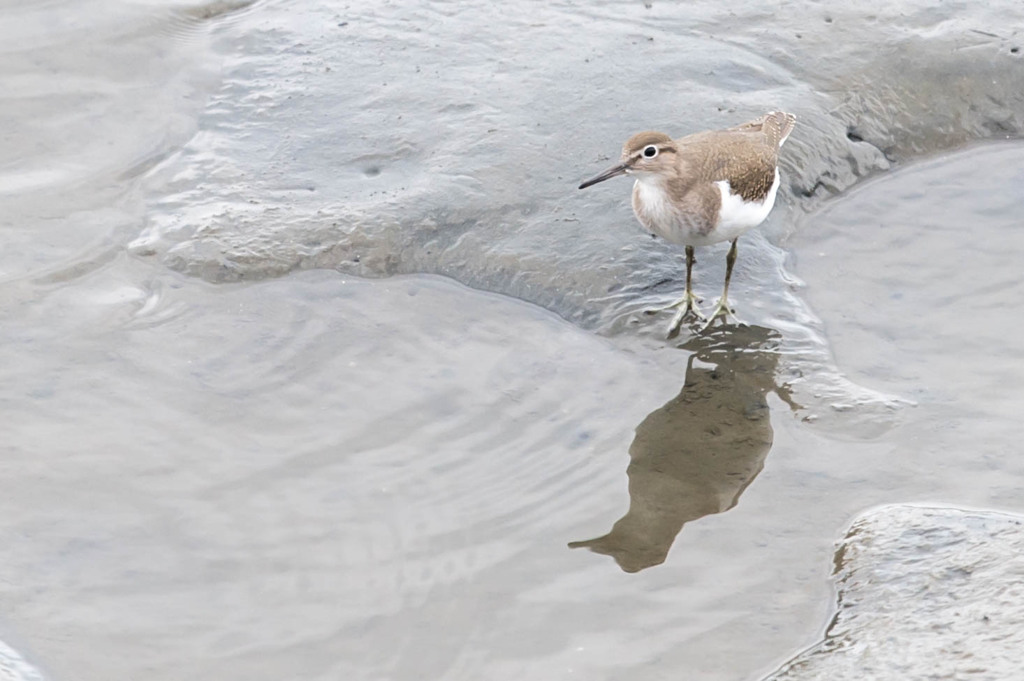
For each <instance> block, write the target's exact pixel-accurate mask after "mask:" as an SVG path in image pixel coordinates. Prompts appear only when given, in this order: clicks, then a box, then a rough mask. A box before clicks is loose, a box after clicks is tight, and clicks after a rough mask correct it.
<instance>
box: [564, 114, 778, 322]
mask: <svg viewBox="0 0 1024 681" xmlns="http://www.w3.org/2000/svg"><path fill="white" fill-rule="evenodd" d="M795 125H796V116H794V115H793V114H790V113H785V112H782V111H770V112H768V113H766V114H764V115H763V116H761V117H760V118H756V119H754V120H752V121H747V122H746V123H742V124H740V125H737V126H735V127H732V128H726V129H724V130H709V131H705V132H698V133H694V134H691V135H687V136H685V137H680V138H679V139H672V138H671V137H669V136H668V135H666V134H664V133H661V132H654V131H649V130H648V131H645V132H638V133H637V134H635V135H633V136H632V137H630V138H629V139H628V140H627V141H626V143H625V144H624V145H623V146H622V156H621V157H620V158H619V162H618V163H617V164H615V165H614V166H612V167H611V168H608V169H607V170H605V171H604V172H602V173H600V174H598V175H595V176H594V177H592V178H590V179H589V180H586V181H584V182H583V183H582V184H580V186H579V188H580V189H586V188H587V187H590V186H592V185H595V184H597V183H598V182H604V181H605V180H608V179H611V178H613V177H617V176H619V175H630V176H632V177H635V178H636V181H635V182H634V183H633V200H632V204H633V213H634V214H635V215H636V218H637V220H639V221H640V224H641V225H643V227H644V228H645V229H646V230H647V231H649V232H650V233H651V234H655V235H657V236H660V237H662V238H663V239H665V240H666V241H669V242H671V243H674V244H679V245H682V246H685V247H686V291H685V293H684V294H683V297H682V298H681V299H680V300H678V301H677V302H675V303H672V304H671V305H668V306H666V307H663V308H660V309H657V310H651V311H650V312H652V313H656V312H663V311H665V310H671V309H676V314H675V316H674V317H673V319H672V322H671V324H670V325H669V330H668V337H669V338H672V337H674V336H676V335H678V333H679V329H680V327H681V326H682V323H683V321H684V320H685V319H687V318H688V317H690V316H693V317H695V318H696V319H697V321H703V322H704V325H703V326H702V327H701V331H702V332H703V331H704V330H706V329H707V328H708V327H709V326H710V325H711V324H712V323H713V322H714V321H715V319H717V318H718V317H722V318H723V319H726V320H727V319H728V317H729V316H730V315H733V316H735V311H734V310H733V309H732V308H731V307H729V300H728V298H729V279H730V278H731V277H732V269H733V265H734V264H735V263H736V241H737V240H738V239H739V237H740V236H741V235H743V234H744V233H746V232H747V231H748V230H750V229H753V228H754V227H757V226H758V225H760V224H761V223H762V222H764V220H765V218H767V217H768V213H770V212H771V210H772V206H774V205H775V195H776V194H777V193H778V189H779V163H778V156H779V149H780V148H781V147H782V145H783V143H785V141H786V139H787V138H788V137H789V135H790V133H791V132H793V127H794V126H795ZM721 241H730V242H732V245H731V246H730V248H729V253H728V255H727V256H726V260H725V264H726V268H725V285H724V287H723V288H722V297H721V298H719V300H718V304H717V305H716V306H715V308H714V310H713V311H712V313H711V315H710V316H708V317H705V316H704V315H703V314H702V313H701V311H700V308H699V307H698V303H699V302H700V300H699V299H698V298H697V296H696V295H694V293H693V289H692V287H691V285H690V278H691V275H692V272H693V265H694V262H695V258H694V248H695V247H697V246H708V245H711V244H715V243H719V242H721Z"/></svg>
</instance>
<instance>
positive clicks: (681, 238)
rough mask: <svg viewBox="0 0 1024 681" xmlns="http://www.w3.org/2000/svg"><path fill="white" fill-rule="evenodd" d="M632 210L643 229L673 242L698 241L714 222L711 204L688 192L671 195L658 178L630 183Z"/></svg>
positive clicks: (688, 242) (696, 242) (691, 242)
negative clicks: (696, 199) (703, 203)
mask: <svg viewBox="0 0 1024 681" xmlns="http://www.w3.org/2000/svg"><path fill="white" fill-rule="evenodd" d="M633 213H634V214H636V218H637V220H639V221H640V224H642V225H643V226H644V227H645V228H646V229H647V231H649V232H651V233H652V234H657V235H658V236H660V237H661V238H663V239H665V240H667V241H671V242H672V243H677V244H693V245H699V244H698V241H699V239H700V235H701V234H706V233H707V232H709V231H710V230H711V229H712V228H713V226H714V219H715V216H714V211H713V207H711V206H704V205H701V203H700V202H699V201H695V200H694V197H692V196H682V197H677V196H672V195H671V193H670V192H669V189H668V187H667V186H666V184H665V182H664V181H661V180H660V179H659V178H638V179H637V181H636V183H635V184H634V185H633Z"/></svg>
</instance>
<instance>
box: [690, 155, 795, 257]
mask: <svg viewBox="0 0 1024 681" xmlns="http://www.w3.org/2000/svg"><path fill="white" fill-rule="evenodd" d="M715 186H717V187H718V191H719V192H720V193H721V195H722V206H721V208H719V209H718V223H717V224H716V225H715V228H714V229H713V230H711V234H709V235H708V236H709V237H712V236H713V237H714V238H713V239H712V240H711V241H709V243H714V242H716V241H731V240H733V239H735V238H736V237H738V236H739V235H741V234H743V233H744V232H746V231H747V230H748V229H752V228H754V227H757V226H758V225H759V224H761V223H762V222H764V219H765V218H766V217H768V213H770V212H772V206H774V205H775V194H776V193H778V191H779V171H778V169H776V170H775V179H774V180H772V186H771V189H769V190H768V194H767V195H765V197H764V200H763V201H744V200H743V197H741V196H740V195H738V194H733V193H732V190H731V187H730V186H729V182H728V181H727V180H719V181H718V182H715ZM694 245H700V244H694Z"/></svg>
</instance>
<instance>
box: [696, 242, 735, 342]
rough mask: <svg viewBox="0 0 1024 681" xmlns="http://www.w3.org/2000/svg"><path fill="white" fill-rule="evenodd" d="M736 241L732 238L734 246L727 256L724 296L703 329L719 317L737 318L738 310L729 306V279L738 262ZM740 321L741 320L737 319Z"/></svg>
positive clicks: (730, 248)
mask: <svg viewBox="0 0 1024 681" xmlns="http://www.w3.org/2000/svg"><path fill="white" fill-rule="evenodd" d="M736 241H737V239H733V240H732V246H730V247H729V254H728V255H726V256H725V286H724V287H723V288H722V297H721V298H719V299H718V304H717V305H715V309H714V310H712V312H711V315H710V316H709V317H708V320H707V322H705V323H704V327H703V328H702V329H701V331H704V330H705V329H707V328H708V327H709V326H711V323H712V322H714V321H715V319H717V318H718V317H722V318H723V319H727V318H728V317H732V318H733V319H736V316H735V314H736V310H734V309H732V308H731V307H729V279H730V278H731V277H732V267H733V265H735V264H736ZM736 321H737V322H739V320H738V319H737V320H736Z"/></svg>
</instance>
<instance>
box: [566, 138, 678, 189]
mask: <svg viewBox="0 0 1024 681" xmlns="http://www.w3.org/2000/svg"><path fill="white" fill-rule="evenodd" d="M675 154H676V148H675V144H674V143H673V142H672V138H671V137H669V136H668V135H666V134H664V133H660V132H650V131H648V132H638V133H637V134H635V135H633V136H632V137H630V138H629V139H628V140H626V143H625V144H623V145H622V156H621V157H620V158H619V162H618V163H617V164H615V165H614V166H612V167H611V168H609V169H608V170H606V171H604V172H603V173H601V174H599V175H595V176H594V177H592V178H590V179H589V180H586V181H585V182H583V183H582V184H581V185H580V189H586V188H587V187H589V186H591V185H595V184H597V183H598V182H604V181H605V180H607V179H609V178H612V177H615V176H617V175H626V174H628V175H641V176H643V175H659V174H668V173H670V172H671V171H672V170H673V169H674V167H675Z"/></svg>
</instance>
